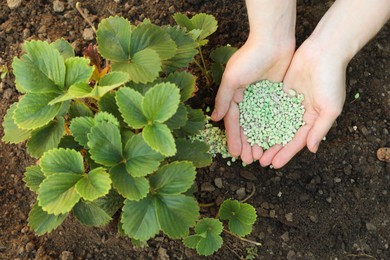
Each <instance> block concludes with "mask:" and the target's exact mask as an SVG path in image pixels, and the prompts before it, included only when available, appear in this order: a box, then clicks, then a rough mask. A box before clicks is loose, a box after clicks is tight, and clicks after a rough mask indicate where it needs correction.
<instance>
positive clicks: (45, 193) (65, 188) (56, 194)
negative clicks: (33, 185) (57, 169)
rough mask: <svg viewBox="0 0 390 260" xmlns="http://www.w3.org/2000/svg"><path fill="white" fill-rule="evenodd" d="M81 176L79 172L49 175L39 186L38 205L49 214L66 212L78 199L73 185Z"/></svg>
mask: <svg viewBox="0 0 390 260" xmlns="http://www.w3.org/2000/svg"><path fill="white" fill-rule="evenodd" d="M81 178H82V175H81V174H74V173H56V174H52V175H49V176H48V177H47V178H46V179H45V180H44V181H43V182H42V183H41V185H40V186H39V192H38V203H39V206H41V207H42V209H43V210H44V211H46V212H47V213H49V214H54V215H59V214H64V213H68V212H69V211H71V210H72V208H73V206H74V205H76V203H77V202H78V201H79V200H80V195H79V194H78V193H77V191H76V187H75V186H76V183H77V182H78V181H79V180H80V179H81Z"/></svg>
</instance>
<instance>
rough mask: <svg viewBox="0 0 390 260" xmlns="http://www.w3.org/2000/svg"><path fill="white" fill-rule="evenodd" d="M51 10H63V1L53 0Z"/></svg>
mask: <svg viewBox="0 0 390 260" xmlns="http://www.w3.org/2000/svg"><path fill="white" fill-rule="evenodd" d="M53 10H54V12H56V13H62V12H63V11H64V10H65V5H64V3H63V2H61V1H59V0H54V1H53Z"/></svg>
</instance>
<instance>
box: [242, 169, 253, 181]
mask: <svg viewBox="0 0 390 260" xmlns="http://www.w3.org/2000/svg"><path fill="white" fill-rule="evenodd" d="M240 176H241V177H242V178H244V179H247V180H249V181H257V178H256V176H255V175H254V174H253V172H250V171H240Z"/></svg>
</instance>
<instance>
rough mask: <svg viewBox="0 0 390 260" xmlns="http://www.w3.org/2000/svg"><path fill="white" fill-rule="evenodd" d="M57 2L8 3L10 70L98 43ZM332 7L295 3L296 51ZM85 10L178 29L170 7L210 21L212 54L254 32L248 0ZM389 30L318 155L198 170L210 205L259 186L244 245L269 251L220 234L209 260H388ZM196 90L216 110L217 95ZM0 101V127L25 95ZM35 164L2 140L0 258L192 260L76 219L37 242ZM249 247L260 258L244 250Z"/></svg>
mask: <svg viewBox="0 0 390 260" xmlns="http://www.w3.org/2000/svg"><path fill="white" fill-rule="evenodd" d="M62 2H63V3H64V6H65V10H64V11H62V12H55V11H54V8H53V3H52V1H48V0H26V1H23V2H22V4H21V6H20V7H18V8H17V9H14V10H10V9H9V8H8V6H7V1H5V0H2V1H1V3H0V66H1V65H7V67H8V68H10V67H11V62H12V58H13V56H15V55H18V54H20V52H21V48H20V44H21V43H22V42H23V41H24V40H27V39H41V40H48V41H54V40H56V39H58V38H60V37H63V38H65V39H66V40H68V41H70V42H72V43H73V45H74V46H75V47H76V50H77V52H78V54H80V53H81V50H82V48H84V47H86V46H88V44H89V43H90V42H93V40H92V41H90V40H86V39H85V37H83V31H84V29H86V28H89V25H88V24H87V23H86V22H85V20H84V19H83V18H82V17H81V16H80V15H79V13H78V12H77V11H76V9H75V7H74V6H75V2H76V1H75V0H68V1H66V0H62ZM116 2H119V3H116ZM331 3H332V1H317V0H316V1H314V0H312V1H310V0H305V1H299V5H298V21H297V37H298V38H297V41H298V45H299V44H300V43H302V42H303V40H304V39H305V38H306V37H307V36H308V35H310V33H311V32H312V30H313V29H314V27H315V25H316V23H317V22H318V21H319V19H320V18H321V16H322V15H323V14H324V13H325V12H326V10H327V9H328V8H329V6H330V5H331ZM81 4H82V6H83V8H85V10H86V11H87V12H88V16H89V17H90V19H91V20H92V22H93V23H94V24H95V25H97V24H98V22H99V21H100V20H101V19H103V18H105V17H108V16H110V15H115V14H117V15H122V16H124V17H126V18H128V19H129V20H131V21H132V22H134V23H137V22H139V21H142V20H143V19H144V18H150V19H151V21H152V22H154V23H156V24H159V25H162V24H168V23H170V24H173V20H172V18H171V15H172V14H174V13H175V12H186V13H190V14H193V13H196V12H206V13H210V14H213V15H215V16H216V18H217V20H218V21H219V29H218V31H217V32H216V33H215V34H214V35H213V36H212V37H211V40H210V43H209V45H208V47H207V48H206V53H207V52H208V51H210V50H211V49H212V48H214V47H216V46H220V45H226V44H228V43H229V44H231V45H233V46H236V47H239V46H240V45H241V44H243V42H244V41H245V39H246V36H247V33H248V26H247V17H246V10H245V5H244V1H233V0H222V1H204V0H191V1H190V0H166V1H160V0H153V1H152V0H129V1H114V0H104V1H103V0H95V1H93V0H84V1H81ZM389 29H390V25H389V24H387V25H386V26H385V27H384V28H383V29H382V30H381V32H380V33H379V34H378V35H377V36H376V37H375V38H374V39H373V40H372V41H371V42H370V43H369V44H368V45H367V46H366V47H365V48H364V49H363V50H362V51H361V52H360V53H359V54H358V55H357V56H356V57H355V58H354V59H353V60H352V62H351V63H350V64H349V66H348V71H347V100H346V103H345V106H344V111H343V113H342V114H341V116H340V117H339V118H338V120H337V124H335V126H334V127H333V128H332V129H331V131H330V132H329V134H328V136H327V141H326V142H324V143H323V144H322V146H321V147H320V150H319V152H318V153H317V154H316V155H313V154H311V153H310V152H308V151H307V150H303V151H302V152H301V153H300V154H298V155H297V156H296V157H295V158H294V159H293V160H292V161H291V162H290V163H289V164H288V165H287V166H286V167H284V168H282V169H280V170H273V169H269V168H261V167H260V166H259V165H251V166H248V167H245V168H243V167H241V163H240V162H236V163H234V164H233V165H232V166H231V167H228V166H227V165H226V161H224V160H222V159H216V160H215V161H214V163H213V165H212V166H211V167H208V168H205V169H202V170H200V171H199V178H198V181H197V190H198V191H197V193H196V195H197V197H198V198H199V201H201V202H204V203H206V202H214V201H220V200H222V199H226V198H237V199H242V196H248V195H249V194H250V193H251V192H252V191H253V189H255V192H254V195H253V196H252V197H251V198H250V199H249V201H248V202H249V203H251V204H252V205H253V206H254V207H256V209H257V213H258V221H257V222H256V225H255V228H254V232H253V233H252V234H251V235H250V236H249V239H251V240H256V241H259V242H261V243H262V244H263V246H261V247H258V248H253V246H252V245H251V244H249V243H246V242H241V241H239V240H237V239H235V238H233V237H231V236H230V235H228V234H224V235H223V237H224V241H225V243H224V245H223V247H222V249H221V250H220V251H219V252H217V253H216V254H214V255H213V256H211V257H209V259H239V258H245V257H247V256H251V255H252V256H255V258H254V259H289V260H290V259H390V164H389V163H385V162H382V161H379V160H378V159H377V157H376V151H377V150H378V148H380V147H385V146H389V145H390V135H389V129H390V117H389V115H390V79H389V75H390V71H389V70H390V59H389V58H390V42H389V39H390V30H389ZM84 36H85V35H84ZM200 87H201V86H200ZM200 93H201V95H204V96H201V97H200V98H207V97H206V96H208V98H209V99H208V100H209V101H208V102H210V103H211V104H212V100H213V98H214V96H213V95H215V91H203V92H202V91H201V92H200ZM356 93H359V94H360V98H359V99H357V100H355V99H354V96H355V94H356ZM0 97H1V100H2V102H1V104H0V120H1V121H0V123H1V122H2V119H3V117H4V115H5V112H6V109H7V108H8V107H9V105H10V104H11V103H13V102H15V101H16V100H17V99H18V97H19V93H17V91H16V90H15V85H14V83H13V75H12V73H11V74H9V76H8V77H7V78H5V79H4V80H3V81H2V82H0ZM2 135H3V129H2V128H1V127H0V136H2ZM33 163H34V162H33V160H32V159H30V158H29V157H28V155H27V154H26V151H25V146H24V144H22V145H17V146H16V145H6V144H4V143H0V168H1V173H0V205H1V206H0V207H1V210H0V259H63V260H65V259H68V260H70V259H196V254H195V252H194V251H193V250H190V249H186V248H184V246H183V245H182V244H181V243H180V241H172V240H170V239H168V238H166V237H164V236H162V235H160V236H158V237H157V238H156V239H154V240H151V241H150V242H149V247H147V248H143V249H142V248H141V249H137V248H134V247H133V246H132V245H131V242H130V240H129V239H127V238H123V237H118V236H117V230H116V226H115V225H116V224H115V223H112V224H111V225H109V226H107V227H105V228H103V229H95V228H87V227H84V226H81V225H80V224H78V222H77V221H76V220H75V219H73V218H72V217H70V218H68V219H67V220H66V221H65V223H64V224H63V225H61V227H59V228H58V229H57V230H55V231H53V232H52V233H50V234H48V235H44V236H42V237H37V236H35V235H34V234H33V232H31V231H30V230H29V228H28V225H27V217H28V212H29V210H30V207H31V205H32V204H33V203H34V202H35V199H36V198H35V195H33V194H32V193H31V192H30V191H29V190H28V189H27V188H26V187H25V185H24V183H23V181H22V178H23V173H24V168H25V167H26V166H28V165H31V164H33ZM218 178H220V179H218ZM216 180H217V183H218V185H216V184H215V183H216ZM220 180H221V181H222V187H221V186H220V185H219V181H220ZM218 186H219V187H221V188H218ZM240 188H244V189H240ZM243 192H244V193H243ZM216 210H217V208H213V207H211V208H208V209H206V210H205V211H204V212H203V213H204V214H205V215H212V214H215V212H216ZM251 250H252V252H256V254H253V253H252V254H251V253H248V252H249V251H251ZM247 259H249V258H247Z"/></svg>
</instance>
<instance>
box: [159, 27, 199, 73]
mask: <svg viewBox="0 0 390 260" xmlns="http://www.w3.org/2000/svg"><path fill="white" fill-rule="evenodd" d="M166 30H167V32H168V33H169V35H170V36H171V38H172V40H174V41H175V43H176V45H177V50H176V53H175V56H173V57H172V58H170V59H169V60H166V61H163V67H164V71H166V72H167V73H169V72H174V71H176V70H178V69H180V68H186V67H188V65H189V63H190V62H191V61H192V60H193V58H194V56H195V55H196V54H197V53H198V50H197V49H196V47H197V44H196V42H195V41H194V40H193V39H192V38H191V37H190V36H189V35H186V33H185V32H184V31H183V30H182V29H180V28H179V27H168V28H167V29H166Z"/></svg>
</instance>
